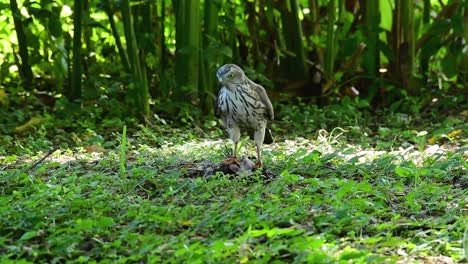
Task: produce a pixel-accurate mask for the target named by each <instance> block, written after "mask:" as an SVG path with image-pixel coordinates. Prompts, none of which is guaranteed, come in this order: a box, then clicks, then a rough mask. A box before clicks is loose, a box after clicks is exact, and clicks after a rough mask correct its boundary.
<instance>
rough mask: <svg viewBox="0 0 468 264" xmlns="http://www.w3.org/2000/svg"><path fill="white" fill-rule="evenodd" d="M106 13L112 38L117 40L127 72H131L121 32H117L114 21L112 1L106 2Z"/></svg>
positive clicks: (105, 0) (106, 0)
mask: <svg viewBox="0 0 468 264" xmlns="http://www.w3.org/2000/svg"><path fill="white" fill-rule="evenodd" d="M104 11H105V12H106V14H107V17H108V18H109V24H110V26H111V32H112V36H113V37H114V40H115V45H116V46H117V50H118V52H119V56H120V60H121V62H122V65H123V67H124V69H125V71H126V72H130V62H129V61H128V56H127V52H126V51H125V49H124V47H123V45H122V41H121V40H120V36H119V32H118V30H117V25H116V24H115V20H114V12H113V7H112V6H111V2H110V0H104Z"/></svg>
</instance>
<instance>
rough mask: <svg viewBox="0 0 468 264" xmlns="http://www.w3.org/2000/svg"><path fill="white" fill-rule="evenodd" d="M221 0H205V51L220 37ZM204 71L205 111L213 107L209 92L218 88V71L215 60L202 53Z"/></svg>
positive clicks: (201, 87) (203, 98) (203, 96)
mask: <svg viewBox="0 0 468 264" xmlns="http://www.w3.org/2000/svg"><path fill="white" fill-rule="evenodd" d="M220 7H221V5H220V1H213V0H212V1H205V6H204V12H205V13H204V18H203V19H204V24H205V30H204V35H203V36H204V37H203V51H206V50H207V49H209V48H211V47H213V45H214V44H215V43H213V42H214V40H216V39H217V38H218V32H217V28H218V13H219V9H220ZM202 55H203V56H201V57H202V64H201V67H202V71H201V73H202V74H201V79H202V82H201V85H200V89H201V91H200V92H201V93H200V94H201V96H200V97H201V98H202V102H201V106H202V110H203V112H204V113H207V112H209V111H210V110H211V109H213V101H214V100H212V98H210V97H209V96H208V95H209V94H214V93H215V89H216V80H215V74H214V73H215V71H216V65H215V63H214V62H213V61H210V60H208V58H207V57H206V56H204V54H202Z"/></svg>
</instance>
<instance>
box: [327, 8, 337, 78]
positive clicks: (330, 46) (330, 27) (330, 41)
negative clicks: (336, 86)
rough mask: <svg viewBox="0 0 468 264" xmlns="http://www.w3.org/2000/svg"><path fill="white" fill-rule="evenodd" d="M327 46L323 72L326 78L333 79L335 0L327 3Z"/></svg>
mask: <svg viewBox="0 0 468 264" xmlns="http://www.w3.org/2000/svg"><path fill="white" fill-rule="evenodd" d="M327 13H328V23H327V47H326V53H325V74H326V76H327V79H333V75H334V64H335V20H336V1H335V0H330V2H329V3H328V12H327Z"/></svg>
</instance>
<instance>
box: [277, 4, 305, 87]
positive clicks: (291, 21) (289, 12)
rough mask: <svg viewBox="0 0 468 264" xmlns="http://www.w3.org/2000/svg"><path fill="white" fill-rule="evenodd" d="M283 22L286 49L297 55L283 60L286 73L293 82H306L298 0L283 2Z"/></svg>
mask: <svg viewBox="0 0 468 264" xmlns="http://www.w3.org/2000/svg"><path fill="white" fill-rule="evenodd" d="M281 21H282V25H283V38H284V41H285V43H286V48H287V49H288V50H290V51H292V52H293V53H294V55H295V56H293V57H291V56H287V57H286V58H285V59H284V60H283V63H284V69H285V72H286V74H287V76H288V78H289V79H291V80H295V81H299V80H304V79H305V78H306V71H307V69H306V64H305V51H304V44H303V41H302V27H301V21H300V19H299V7H298V4H297V0H288V1H282V6H281Z"/></svg>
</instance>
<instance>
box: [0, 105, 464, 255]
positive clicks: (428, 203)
mask: <svg viewBox="0 0 468 264" xmlns="http://www.w3.org/2000/svg"><path fill="white" fill-rule="evenodd" d="M277 108H278V109H279V110H278V111H279V113H280V114H279V115H278V116H279V120H278V121H277V122H275V124H274V126H273V129H274V131H276V134H277V138H276V143H274V144H271V145H267V146H265V148H264V151H263V156H264V158H265V160H264V163H265V166H266V170H267V171H269V172H271V173H272V175H274V177H273V178H270V179H265V178H264V177H263V176H262V174H261V173H260V172H254V173H253V174H252V175H245V174H241V175H225V174H223V173H219V172H218V173H214V174H212V175H208V176H197V174H194V173H192V172H193V171H194V170H197V169H199V168H200V167H203V166H204V165H203V164H204V162H206V161H214V162H219V161H220V160H222V159H223V157H224V155H225V154H224V153H225V152H226V147H231V145H229V144H228V145H227V144H226V140H224V136H223V134H222V132H221V131H220V130H219V129H218V128H217V127H218V124H216V123H215V122H216V121H215V120H207V121H206V122H202V123H201V124H199V125H197V126H192V127H191V128H190V129H188V128H182V129H177V128H175V127H174V126H173V125H171V124H170V122H169V121H166V120H162V119H160V118H159V117H158V120H159V121H158V122H159V123H158V124H157V126H156V127H155V128H152V129H149V128H146V127H140V128H137V129H135V128H133V129H129V130H128V131H127V135H126V137H125V136H124V137H122V134H120V133H119V132H112V133H110V132H107V133H106V131H105V130H102V131H99V130H96V131H89V130H87V131H85V132H83V133H81V134H80V135H77V136H76V141H77V142H78V143H76V146H74V147H70V142H65V141H61V140H59V141H58V143H57V142H54V141H53V140H54V139H52V138H48V137H47V134H48V133H47V131H44V130H41V129H39V130H38V131H37V132H36V133H32V134H30V135H28V136H24V137H23V138H22V139H21V138H19V137H18V138H15V140H13V141H10V143H9V144H8V145H4V147H3V153H5V154H2V156H0V163H1V165H0V166H1V167H0V169H2V170H0V219H2V221H0V255H1V257H0V260H1V261H2V262H7V263H8V262H15V263H16V262H20V261H21V262H23V263H26V262H54V263H63V262H72V263H81V262H85V263H89V262H102V263H126V262H149V263H156V262H158V263H159V262H163V263H173V262H189V263H246V262H253V263H285V262H287V263H289V262H294V263H303V262H308V263H349V262H352V263H435V262H437V263H456V262H462V261H463V260H466V256H465V255H464V254H466V253H464V251H463V234H464V232H466V230H467V229H468V220H467V217H466V216H467V210H468V198H467V197H468V175H467V167H468V166H467V163H466V158H467V151H468V147H467V142H468V141H467V137H466V132H467V131H466V128H467V126H466V125H465V123H466V116H465V115H464V114H463V113H461V114H460V112H456V111H454V112H452V113H450V114H443V115H442V114H440V115H438V116H431V115H426V116H420V115H407V114H401V113H391V112H383V113H379V114H375V113H370V112H367V111H366V110H363V109H361V108H360V107H359V106H357V105H354V104H351V105H339V106H330V107H327V108H325V109H318V108H316V107H309V106H306V105H302V104H300V105H296V106H278V107H277ZM115 131H122V127H119V128H117V129H115ZM124 131H125V130H124ZM423 131H425V132H423ZM57 133H58V134H59V135H61V136H63V137H66V135H65V134H64V133H62V134H61V132H57ZM68 136H69V137H70V135H68ZM72 137H73V136H72ZM54 138H55V139H56V138H57V136H55V137H54ZM125 141H126V142H125ZM51 146H59V148H58V149H57V150H56V151H55V152H54V153H52V154H51V155H50V156H49V157H47V158H46V159H45V160H44V161H42V162H41V163H39V164H38V165H37V166H35V167H32V166H31V164H33V163H34V161H36V160H38V159H40V158H41V157H44V155H45V153H46V152H47V149H48V148H49V147H51ZM125 146H126V151H125ZM12 150H14V151H15V153H14V154H8V152H10V151H12ZM38 150H42V152H41V151H38ZM0 153H1V152H0ZM241 153H243V154H244V155H250V156H254V145H253V144H252V142H251V141H246V143H245V144H244V146H243V148H242V149H241ZM122 155H123V156H122ZM124 163H125V166H124V167H123V168H122V167H121V166H122V165H123V164H124ZM122 172H124V173H125V177H122ZM465 246H466V245H465Z"/></svg>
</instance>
